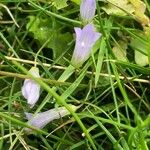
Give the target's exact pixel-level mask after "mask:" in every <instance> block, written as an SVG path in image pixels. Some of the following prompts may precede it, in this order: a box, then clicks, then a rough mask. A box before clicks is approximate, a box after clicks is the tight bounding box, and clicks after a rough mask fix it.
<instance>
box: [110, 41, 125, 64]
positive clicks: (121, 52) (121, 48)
mask: <svg viewBox="0 0 150 150" xmlns="http://www.w3.org/2000/svg"><path fill="white" fill-rule="evenodd" d="M126 49H127V43H126V42H125V41H118V44H115V46H114V47H113V49H112V51H113V53H114V55H115V56H116V58H117V59H118V60H122V61H127V58H126Z"/></svg>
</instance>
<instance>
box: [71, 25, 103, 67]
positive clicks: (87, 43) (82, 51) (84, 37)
mask: <svg viewBox="0 0 150 150" xmlns="http://www.w3.org/2000/svg"><path fill="white" fill-rule="evenodd" d="M74 29H75V33H76V44H75V49H74V53H73V56H72V60H71V63H72V65H74V66H75V67H77V68H78V67H80V66H82V64H83V63H84V62H85V61H86V60H87V59H88V58H89V56H90V54H91V49H92V47H93V46H94V44H95V42H96V41H97V40H98V39H99V38H100V36H101V34H100V33H98V32H95V31H94V26H93V25H92V24H88V25H86V26H85V27H84V28H83V29H80V28H74Z"/></svg>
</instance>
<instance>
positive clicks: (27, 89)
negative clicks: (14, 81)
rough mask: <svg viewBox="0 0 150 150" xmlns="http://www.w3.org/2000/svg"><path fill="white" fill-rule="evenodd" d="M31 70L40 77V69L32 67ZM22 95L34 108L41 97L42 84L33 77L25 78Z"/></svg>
mask: <svg viewBox="0 0 150 150" xmlns="http://www.w3.org/2000/svg"><path fill="white" fill-rule="evenodd" d="M29 72H30V73H31V74H32V75H33V76H35V77H40V75H39V70H38V68H36V67H32V68H31V69H30V70H29ZM22 95H23V96H24V98H25V99H27V102H28V104H29V105H30V107H31V108H32V107H33V106H34V105H35V103H36V102H37V101H38V99H39V97H40V85H39V84H37V83H36V82H35V81H33V80H31V79H25V81H24V84H23V87H22Z"/></svg>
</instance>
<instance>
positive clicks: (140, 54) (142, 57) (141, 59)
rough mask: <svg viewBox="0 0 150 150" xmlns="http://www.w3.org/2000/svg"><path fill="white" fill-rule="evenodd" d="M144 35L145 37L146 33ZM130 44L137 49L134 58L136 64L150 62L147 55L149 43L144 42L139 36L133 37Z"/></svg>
mask: <svg viewBox="0 0 150 150" xmlns="http://www.w3.org/2000/svg"><path fill="white" fill-rule="evenodd" d="M140 36H142V35H140ZM143 37H144V35H143ZM143 37H142V38H143ZM145 40H146V39H145ZM130 45H131V46H132V47H133V49H134V50H135V56H134V59H135V62H136V64H138V65H140V66H146V65H148V64H149V60H148V56H147V54H148V50H149V49H148V44H146V43H145V42H142V41H141V40H140V39H139V38H133V39H132V40H131V44H130Z"/></svg>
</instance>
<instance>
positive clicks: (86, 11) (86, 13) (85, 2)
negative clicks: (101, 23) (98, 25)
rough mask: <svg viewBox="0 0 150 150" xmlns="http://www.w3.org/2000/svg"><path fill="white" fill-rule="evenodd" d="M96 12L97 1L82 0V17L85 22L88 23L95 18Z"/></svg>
mask: <svg viewBox="0 0 150 150" xmlns="http://www.w3.org/2000/svg"><path fill="white" fill-rule="evenodd" d="M95 10H96V2H95V0H81V4H80V15H81V18H82V20H83V21H84V22H86V23H88V22H90V21H91V20H92V19H93V18H94V15H95Z"/></svg>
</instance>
